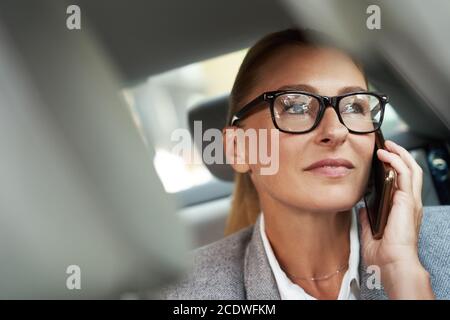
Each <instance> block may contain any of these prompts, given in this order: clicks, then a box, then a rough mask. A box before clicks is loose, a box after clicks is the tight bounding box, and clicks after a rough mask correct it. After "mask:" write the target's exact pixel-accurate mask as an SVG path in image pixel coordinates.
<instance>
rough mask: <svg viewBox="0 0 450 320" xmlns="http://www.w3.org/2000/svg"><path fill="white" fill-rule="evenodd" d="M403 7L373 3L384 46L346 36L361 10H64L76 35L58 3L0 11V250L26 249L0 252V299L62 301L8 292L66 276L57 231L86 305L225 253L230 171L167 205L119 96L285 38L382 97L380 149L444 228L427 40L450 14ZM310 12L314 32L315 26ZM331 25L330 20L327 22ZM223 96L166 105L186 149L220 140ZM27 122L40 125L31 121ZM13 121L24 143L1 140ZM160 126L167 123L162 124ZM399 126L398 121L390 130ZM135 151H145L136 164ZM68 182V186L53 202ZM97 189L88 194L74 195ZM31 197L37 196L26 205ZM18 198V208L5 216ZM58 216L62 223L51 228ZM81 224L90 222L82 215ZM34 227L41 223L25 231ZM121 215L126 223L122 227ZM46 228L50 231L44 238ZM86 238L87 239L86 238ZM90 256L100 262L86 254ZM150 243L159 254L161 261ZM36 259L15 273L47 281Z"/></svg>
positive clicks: (269, 4) (439, 125)
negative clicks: (75, 18) (193, 256)
mask: <svg viewBox="0 0 450 320" xmlns="http://www.w3.org/2000/svg"><path fill="white" fill-rule="evenodd" d="M411 3H412V4H408V6H406V5H405V2H404V1H396V2H395V3H392V2H389V1H380V2H379V5H380V7H381V8H382V12H389V13H386V14H383V16H382V19H383V20H382V21H383V28H385V29H382V30H384V32H381V31H380V30H378V31H370V30H365V31H360V30H359V29H361V28H357V27H356V26H357V25H358V24H359V23H364V22H361V21H365V19H366V17H367V13H366V11H365V8H366V7H367V6H368V5H369V4H370V1H366V0H363V1H342V2H341V4H340V5H339V6H336V4H332V3H331V2H330V1H294V0H284V1H271V0H258V1H257V2H256V1H238V0H229V1H208V0H194V1H176V0H164V1H162V0H161V1H145V0H133V1H127V2H126V1H106V0H96V1H88V0H77V1H71V2H70V4H76V5H78V6H79V7H80V8H81V13H82V29H81V30H77V31H69V30H67V29H65V27H64V25H65V19H66V17H67V15H66V13H65V8H66V5H68V4H66V3H65V2H63V1H61V2H60V3H58V4H55V2H54V1H47V0H45V1H40V2H39V3H37V2H33V3H32V2H26V1H1V2H0V39H3V40H2V41H1V43H2V44H0V49H1V51H0V62H4V63H2V64H0V65H1V69H3V70H4V72H3V76H1V75H0V88H1V91H2V92H3V94H4V97H6V98H2V99H4V100H3V101H2V102H1V104H2V105H4V106H5V105H10V106H15V107H16V109H15V110H16V111H14V112H13V111H11V110H12V109H8V110H9V111H8V110H6V109H4V110H3V112H2V113H3V115H2V116H1V117H0V119H3V120H0V121H1V123H2V124H1V125H0V136H4V137H5V136H8V137H11V139H15V140H10V141H9V142H8V141H6V140H4V141H3V142H2V144H3V146H2V149H3V150H8V152H9V153H8V154H9V155H11V156H6V157H2V158H3V160H0V163H1V166H2V167H3V168H6V167H8V168H12V169H9V171H6V170H3V169H2V172H9V173H8V175H7V174H6V173H5V177H6V178H5V179H2V180H3V182H2V185H1V188H2V190H4V191H5V190H9V192H8V193H7V194H8V195H10V196H5V198H2V200H1V201H2V203H1V204H0V205H1V206H2V207H1V208H0V211H3V213H2V214H1V215H2V216H3V218H2V220H3V222H2V224H3V227H2V230H3V229H5V232H3V231H2V232H1V234H2V235H1V237H3V238H4V241H6V242H10V241H11V239H15V240H16V241H19V240H20V236H19V235H22V234H23V235H26V234H28V232H31V233H30V234H32V235H33V236H31V235H30V236H29V238H28V239H29V242H26V243H27V248H25V249H24V250H22V249H21V250H22V251H20V250H17V251H15V253H14V254H13V253H11V252H9V251H8V248H5V247H4V246H3V247H2V249H1V250H2V252H3V253H4V254H10V255H11V257H12V258H11V260H10V263H9V264H8V265H7V266H5V267H4V268H3V271H0V275H1V276H2V277H3V276H4V277H9V279H12V280H11V281H10V282H8V284H7V285H6V284H5V286H4V287H3V289H1V290H0V297H6V296H7V297H11V296H12V297H22V296H23V295H27V296H29V297H42V296H44V297H46V296H47V295H48V296H58V297H60V296H63V297H73V296H70V295H69V296H68V295H67V293H66V292H64V291H63V290H61V289H55V288H56V287H57V285H56V283H58V281H60V280H61V279H60V278H57V279H54V281H53V282H52V283H51V284H48V283H45V282H44V281H37V282H36V288H39V287H40V288H42V289H35V291H32V292H30V291H29V290H28V289H24V286H23V283H25V281H32V280H31V279H30V278H29V277H28V276H24V278H22V280H21V282H20V284H18V282H17V281H14V280H15V279H17V278H18V276H17V274H16V273H15V272H19V271H17V270H18V269H17V266H18V263H19V262H20V261H24V258H23V257H24V256H26V255H29V254H30V252H36V255H46V256H47V258H48V259H50V260H52V259H53V260H52V261H55V264H54V265H55V266H58V267H60V266H63V265H66V264H67V261H69V260H70V255H69V253H67V252H65V251H64V250H59V249H57V248H56V246H55V245H51V243H53V244H54V243H55V241H56V242H58V243H61V242H60V241H59V240H58V239H60V237H63V236H64V235H63V234H61V232H56V233H55V232H54V231H55V230H56V229H58V228H60V227H62V226H64V225H65V224H67V223H70V224H71V225H72V226H73V228H72V231H71V232H69V233H68V234H69V235H68V238H65V239H66V240H65V241H63V243H64V246H66V248H67V247H70V246H73V250H72V251H71V253H70V254H74V252H76V254H77V257H78V258H79V259H81V260H82V261H83V264H84V265H85V266H86V268H91V269H92V270H95V272H93V273H92V275H91V277H92V279H96V280H93V282H94V283H95V284H96V288H95V290H94V289H92V290H91V291H84V292H83V293H81V294H80V296H77V297H83V298H85V297H98V296H107V297H109V296H114V297H115V296H117V293H118V291H120V292H123V291H124V290H139V289H142V287H156V286H158V285H160V284H161V283H163V282H164V281H166V280H167V279H170V278H171V277H173V276H174V275H176V274H178V273H179V272H180V270H182V269H183V268H184V267H185V265H184V262H183V261H182V259H181V258H180V257H181V256H182V254H183V252H185V251H187V250H190V249H193V248H197V247H201V246H204V245H207V244H210V243H212V242H214V241H217V240H219V239H221V238H223V237H224V229H225V223H226V219H227V215H228V213H229V209H230V204H231V197H232V192H233V177H234V175H233V170H232V168H231V166H229V165H223V164H222V165H219V164H211V165H210V164H203V165H201V166H202V167H205V168H206V169H207V170H208V171H209V174H210V175H211V178H210V179H207V180H205V182H203V183H197V184H192V185H190V186H189V187H186V188H184V189H181V190H176V191H174V192H167V190H164V188H163V183H162V182H161V181H160V179H161V176H158V170H155V169H154V167H153V163H152V161H153V160H154V159H153V158H154V157H155V150H157V147H158V143H159V142H158V137H159V135H158V134H160V135H161V134H162V133H161V132H159V133H158V132H154V131H153V132H152V124H151V121H150V120H148V118H149V117H151V115H150V116H149V115H148V114H147V115H145V114H144V113H142V112H141V113H140V112H134V113H133V115H134V117H135V118H134V120H135V122H134V124H136V123H138V124H139V126H140V128H141V129H142V128H143V129H142V131H141V134H142V137H137V135H135V134H134V133H133V132H134V131H133V130H134V129H132V124H131V122H129V123H128V122H126V121H125V120H124V118H125V117H126V116H125V114H126V115H129V114H130V109H132V107H130V105H127V103H126V101H125V100H123V99H121V98H120V99H119V98H118V96H119V94H120V93H121V92H122V91H123V90H124V89H127V88H141V89H139V90H141V91H140V92H142V88H143V87H142V86H143V84H145V83H150V82H151V81H152V80H151V79H152V77H154V76H157V75H160V74H163V73H165V72H168V71H171V70H175V69H177V68H181V67H184V66H188V65H191V64H194V63H198V62H201V61H205V60H208V59H212V58H215V57H219V56H222V55H226V54H230V53H233V52H237V51H239V50H245V49H246V48H248V47H250V46H251V45H252V44H253V43H254V42H255V41H257V40H258V39H259V38H261V37H262V36H264V35H265V34H267V33H270V32H274V31H278V30H283V29H286V28H291V27H301V28H310V29H317V30H323V31H324V32H325V33H327V34H329V35H330V37H332V38H333V39H334V40H335V41H336V42H337V43H339V44H340V45H343V46H344V47H346V48H348V49H350V50H352V51H354V52H355V54H356V55H358V57H360V58H361V60H362V61H364V62H365V70H366V73H367V75H368V79H369V82H370V85H371V86H373V87H374V88H377V90H380V91H382V92H385V93H388V94H389V96H390V105H391V107H392V110H395V114H396V118H395V119H394V122H392V123H390V124H386V125H389V126H390V127H389V128H388V127H386V129H385V128H384V127H383V130H384V135H385V138H386V139H391V140H393V141H395V142H397V143H398V144H400V145H402V146H403V147H405V148H406V149H407V150H408V151H409V152H410V153H411V154H412V155H413V156H414V158H415V159H416V161H417V162H418V163H419V165H420V166H421V167H422V169H423V172H424V183H423V190H422V200H423V204H424V206H448V213H449V214H450V174H449V164H450V90H448V88H449V87H450V54H449V53H450V42H443V41H441V40H440V39H443V38H445V37H446V36H447V33H448V32H447V30H450V20H448V19H446V18H445V19H444V18H442V17H444V16H443V12H449V11H450V10H449V9H450V7H449V6H450V5H449V4H447V3H444V2H443V1H442V2H434V1H431V2H429V3H428V2H427V3H425V2H420V1H411ZM350 8H351V9H350ZM383 10H384V11H383ZM424 10H426V11H427V12H428V13H429V16H434V17H435V18H434V19H433V21H430V20H427V19H424V18H423V16H422V15H421V14H420V13H421V12H424ZM61 12H62V13H61ZM317 12H320V13H321V15H322V18H321V19H313V17H314V15H317ZM333 15H334V16H336V15H337V16H338V17H340V19H333V18H330V17H332V16H333ZM400 16H401V18H399V17H400ZM412 21H413V23H412ZM61 25H62V27H59V26H61ZM359 44H361V45H359ZM443 53H445V54H443ZM11 66H15V67H14V68H13V67H11ZM24 79H25V80H24ZM144 89H145V88H144ZM229 89H231V87H230V88H229ZM131 91H133V90H131ZM23 92H29V95H24V94H22V93H23ZM133 92H136V90H134V91H133ZM7 93H8V94H7ZM228 93H229V91H228V92H222V93H220V94H217V95H215V96H209V97H207V98H202V99H196V101H195V103H190V105H177V106H176V112H177V113H180V114H177V117H179V118H180V119H183V121H184V123H183V126H184V127H186V128H187V129H189V131H190V133H191V135H192V136H193V135H194V121H201V122H202V130H203V131H205V130H207V129H210V128H216V129H219V130H221V129H222V128H223V127H224V126H225V121H226V115H227V110H228ZM145 94H148V93H145ZM145 94H144V95H141V96H138V95H133V96H132V99H134V100H133V101H134V103H135V110H137V109H139V108H145V110H147V112H152V110H155V109H164V108H165V106H164V105H147V104H146V100H145V99H144V98H143V97H145ZM184 102H185V101H184ZM140 103H141V104H146V105H139V104H140ZM82 105H84V106H87V107H86V108H81V107H80V106H82ZM23 106H27V107H23ZM31 106H34V107H33V108H34V109H33V108H32V107H31ZM62 106H64V107H62ZM30 110H41V111H42V114H41V115H38V113H36V117H34V118H33V112H32V111H30ZM112 110H115V111H112ZM117 110H121V111H117ZM140 110H143V109H140ZM105 115H106V116H105ZM174 117H175V116H174ZM37 119H38V120H37ZM19 121H20V123H21V124H22V125H21V126H20V128H22V129H21V130H18V129H17V127H14V128H13V127H12V126H11V125H10V124H11V123H19ZM149 121H150V122H149ZM164 121H167V122H170V121H172V120H171V119H170V114H169V116H168V117H167V119H165V120H164ZM173 121H175V120H173ZM396 121H401V122H402V126H401V129H399V128H400V125H399V122H396ZM149 132H150V133H149ZM56 136H58V138H54V137H56ZM93 136H95V137H96V138H94V139H93V138H91V137H93ZM166 138H167V137H166ZM46 139H47V140H46ZM142 140H144V142H145V143H142ZM11 141H13V142H11ZM46 141H51V143H50V142H48V143H47V142H46ZM140 144H142V145H143V146H144V144H145V145H146V149H145V150H146V151H143V150H144V149H141V148H140V147H139V146H140ZM138 145H139V146H138ZM14 146H16V147H15V148H14ZM17 146H20V148H19V147H17ZM37 146H41V147H39V148H38V147H37ZM69 147H70V148H69ZM195 147H196V148H197V150H198V151H199V152H201V151H203V150H204V148H205V143H204V142H201V141H200V144H199V145H196V146H195ZM55 154H57V155H58V156H55ZM71 159H75V160H71ZM111 159H114V161H113V160H111ZM11 163H15V164H16V166H11ZM24 168H25V169H24ZM48 172H53V174H52V175H50V176H51V177H52V179H54V180H51V181H53V182H52V185H50V186H48V184H45V185H46V187H45V188H44V187H42V185H41V184H40V183H37V182H36V183H35V184H30V188H29V189H27V190H25V191H24V190H23V189H21V188H20V185H16V184H13V183H12V181H17V179H20V177H22V179H25V178H26V179H27V181H43V180H46V179H48V175H47V173H48ZM81 172H82V174H81ZM44 173H46V174H45V175H44ZM68 179H69V180H70V179H72V180H73V181H74V182H73V183H72V182H71V184H70V185H69V184H67V185H66V184H63V185H65V186H67V189H64V188H61V187H60V186H61V183H63V181H65V182H67V181H68ZM179 179H183V178H179ZM48 181H49V180H48ZM180 183H181V181H180ZM11 185H13V186H15V188H16V189H15V188H14V187H11ZM124 185H125V188H124ZM94 186H96V187H98V190H100V191H101V192H100V191H98V192H97V191H95V192H94V191H92V192H91V193H89V192H86V188H87V189H88V190H94V189H95V188H94ZM69 187H70V188H69ZM43 188H44V189H43ZM47 188H48V189H47ZM123 189H126V190H123ZM37 190H47V191H46V192H43V193H42V194H41V193H39V194H38V193H37V192H38V191H37ZM83 190H84V191H83ZM95 190H96V189H95ZM4 191H2V193H4ZM37 194H38V196H37ZM55 198H59V199H63V200H61V203H60V206H57V207H50V206H48V205H46V204H48V203H49V202H50V201H52V200H51V199H55ZM23 199H28V200H27V201H25V202H26V204H21V205H20V210H18V209H17V208H18V206H19V203H23V202H24V201H23ZM99 199H100V200H99ZM111 207H114V208H116V209H117V210H116V211H114V210H112V211H114V212H115V214H112V213H111V212H112V211H110V210H108V208H111ZM62 208H64V210H62V211H64V212H65V213H64V214H61V215H60V216H59V217H60V218H58V219H55V217H56V216H57V215H58V214H59V213H60V212H61V209H62ZM130 208H135V209H130ZM8 210H9V211H8ZM17 210H18V211H17ZM7 211H8V212H11V213H12V212H16V211H17V212H22V213H23V214H24V215H23V216H24V217H25V216H26V215H25V212H31V211H35V213H36V216H35V218H33V219H34V220H33V221H34V222H35V223H37V224H39V223H42V228H43V229H45V230H47V231H46V232H45V236H43V235H42V234H40V233H36V234H34V233H33V232H34V231H29V230H28V229H26V227H25V226H26V225H27V224H26V223H25V221H22V220H20V223H19V222H17V224H16V225H15V226H10V227H8V225H7V224H6V222H5V221H7V217H8V215H5V212H7ZM91 211H95V212H98V214H96V215H92V216H89V215H87V214H86V215H84V214H79V212H91ZM39 212H43V214H42V215H41V216H38V214H39ZM118 212H122V213H123V212H127V215H126V216H127V218H126V219H125V218H124V216H123V215H121V214H119V213H118ZM47 220H48V221H50V220H51V221H53V222H52V223H53V224H45V221H47ZM42 221H44V222H42ZM85 224H87V225H90V226H91V228H90V229H89V230H85V229H84V227H83V226H84V225H85ZM14 228H23V230H25V231H20V232H16V231H14V230H15V229H14ZM8 229H9V231H8ZM27 230H28V231H27ZM30 230H31V229H30ZM80 235H82V237H81V238H82V239H84V240H81V241H80V243H78V244H77V241H74V240H73V239H75V237H79V236H80ZM34 236H36V237H41V238H40V239H44V240H42V242H38V243H36V242H35V244H36V246H39V247H40V248H45V247H46V246H48V248H50V249H52V250H53V249H54V250H55V251H52V250H50V249H49V250H41V251H40V250H37V249H35V248H33V247H32V244H33V241H34V240H32V239H34V238H33V237H34ZM72 236H73V237H72ZM7 237H11V239H7ZM111 239H114V241H112V240H111ZM0 242H3V241H0ZM93 242H95V243H98V248H103V250H99V251H104V252H102V253H101V254H100V253H99V252H97V251H96V253H93V252H91V251H89V250H91V249H92V248H90V246H91V245H90V243H93ZM4 243H5V242H4ZM149 243H153V244H156V243H165V244H166V245H167V246H165V247H164V248H163V249H158V248H157V246H156V245H150V244H149ZM114 246H115V247H114ZM113 247H114V248H113ZM89 248H90V249H89ZM85 250H88V251H89V252H91V254H92V256H91V255H86V254H85V252H86V251H85ZM108 250H109V253H108V254H106V253H105V252H106V251H108ZM55 252H56V253H55ZM97 254H98V255H97ZM95 255H97V258H94V257H95ZM142 256H147V257H153V258H154V259H152V258H148V259H144V258H142ZM33 257H35V255H33V256H29V258H27V259H25V260H26V261H27V263H28V266H31V265H35V266H34V267H33V268H35V269H34V270H39V272H40V274H41V275H42V279H44V278H46V277H47V278H52V277H53V276H52V275H50V271H49V270H48V269H47V265H45V264H43V263H41V262H39V263H37V266H36V263H35V262H34V261H35V260H33V259H34V258H33ZM155 257H156V258H155ZM105 259H107V260H108V261H113V262H114V265H115V266H116V268H115V269H111V270H108V272H107V273H106V274H105V273H104V272H103V271H104V270H102V267H101V261H104V260H105ZM124 260H126V261H128V262H127V263H124V262H123V261H124ZM39 261H40V260H39ZM154 261H159V262H158V263H154ZM30 268H31V267H30ZM55 268H56V267H55ZM149 268H151V269H152V270H154V274H155V276H154V279H152V281H143V282H141V281H140V280H141V279H142V277H141V276H139V275H142V274H143V273H145V272H146V271H145V270H148V269H149ZM27 270H28V269H26V268H25V267H24V269H23V270H22V269H20V272H19V274H20V275H22V276H23V275H26V274H28V273H27V272H28V271H27ZM36 272H38V271H36ZM52 272H55V271H54V270H53V269H52ZM102 272H103V273H102ZM63 276H65V274H63ZM112 279H114V280H112ZM124 283H127V284H126V285H123V284H124ZM49 288H51V289H49ZM49 292H51V293H49Z"/></svg>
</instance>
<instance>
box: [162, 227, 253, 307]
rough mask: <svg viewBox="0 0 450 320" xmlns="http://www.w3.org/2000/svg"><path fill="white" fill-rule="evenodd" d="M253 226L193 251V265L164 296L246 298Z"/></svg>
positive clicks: (164, 290)
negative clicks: (246, 269)
mask: <svg viewBox="0 0 450 320" xmlns="http://www.w3.org/2000/svg"><path fill="white" fill-rule="evenodd" d="M252 231H253V226H250V227H247V228H245V229H243V230H240V231H238V232H236V233H234V234H232V235H230V236H228V237H225V238H223V239H221V240H219V241H216V242H214V243H211V244H209V245H207V246H204V247H201V248H198V249H196V250H194V251H192V252H191V253H190V254H189V257H190V259H191V262H192V264H191V268H190V270H189V272H188V273H187V274H185V275H184V276H183V277H182V278H181V279H179V281H177V282H176V283H174V284H172V285H170V286H168V287H166V288H164V289H163V290H162V291H161V294H160V297H161V298H162V299H219V300H222V299H227V300H228V299H245V290H244V259H245V251H246V248H247V245H248V243H249V242H250V239H251V236H252Z"/></svg>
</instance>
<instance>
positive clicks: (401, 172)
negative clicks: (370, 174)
mask: <svg viewBox="0 0 450 320" xmlns="http://www.w3.org/2000/svg"><path fill="white" fill-rule="evenodd" d="M377 156H378V159H380V160H381V161H383V162H386V163H389V164H390V165H391V166H392V168H394V170H395V171H396V172H397V183H398V187H399V189H400V190H402V191H404V192H406V193H408V194H410V195H411V197H413V192H412V172H411V170H410V169H409V168H408V166H407V165H406V163H405V162H404V161H403V160H402V158H400V156H399V155H397V154H395V153H392V152H389V151H386V150H383V149H378V150H377Z"/></svg>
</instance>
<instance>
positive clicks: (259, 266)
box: [244, 216, 281, 300]
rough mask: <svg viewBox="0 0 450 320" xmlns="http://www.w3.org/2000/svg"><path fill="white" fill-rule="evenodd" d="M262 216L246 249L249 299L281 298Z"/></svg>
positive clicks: (245, 270)
mask: <svg viewBox="0 0 450 320" xmlns="http://www.w3.org/2000/svg"><path fill="white" fill-rule="evenodd" d="M260 220H261V216H258V219H257V220H256V223H255V224H254V227H253V232H252V237H251V240H250V242H249V244H248V246H247V249H246V251H245V258H244V286H245V291H246V298H247V299H248V300H280V299H281V297H280V293H279V291H278V287H277V284H276V281H275V277H274V275H273V273H272V269H271V268H270V264H269V261H268V260H267V256H266V252H265V250H264V245H263V242H262V238H261V233H260V231H259V228H260Z"/></svg>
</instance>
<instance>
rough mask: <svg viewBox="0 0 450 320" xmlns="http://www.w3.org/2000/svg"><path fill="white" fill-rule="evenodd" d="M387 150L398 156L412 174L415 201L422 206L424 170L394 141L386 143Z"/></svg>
mask: <svg viewBox="0 0 450 320" xmlns="http://www.w3.org/2000/svg"><path fill="white" fill-rule="evenodd" d="M386 148H387V149H388V150H389V151H391V152H394V153H396V154H398V155H399V156H400V157H401V158H402V160H403V161H404V162H405V163H406V165H407V166H408V167H409V168H410V170H411V172H412V190H413V194H414V199H415V201H416V203H417V204H418V206H419V207H421V206H422V185H423V170H422V168H421V167H420V165H419V164H418V163H417V162H416V160H415V159H414V158H413V156H412V155H411V154H410V153H409V152H408V151H407V150H406V149H405V148H403V147H402V146H400V145H398V144H396V143H395V142H393V141H390V140H387V141H386Z"/></svg>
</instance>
